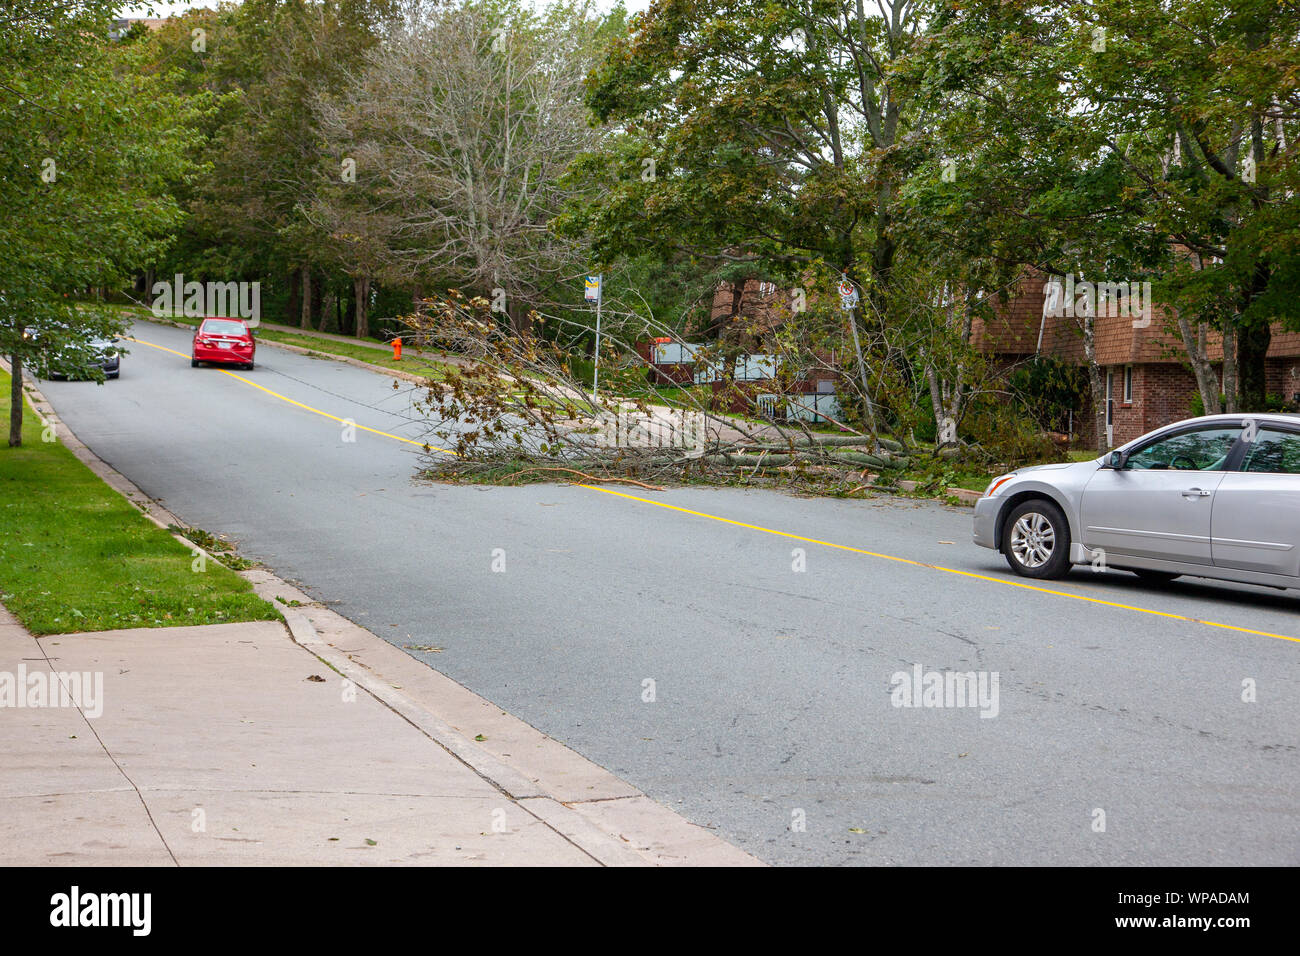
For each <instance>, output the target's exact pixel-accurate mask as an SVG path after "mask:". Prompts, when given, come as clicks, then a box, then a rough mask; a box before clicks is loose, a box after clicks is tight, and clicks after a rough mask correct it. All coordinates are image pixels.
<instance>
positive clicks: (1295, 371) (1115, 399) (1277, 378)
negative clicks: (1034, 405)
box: [972, 275, 1300, 447]
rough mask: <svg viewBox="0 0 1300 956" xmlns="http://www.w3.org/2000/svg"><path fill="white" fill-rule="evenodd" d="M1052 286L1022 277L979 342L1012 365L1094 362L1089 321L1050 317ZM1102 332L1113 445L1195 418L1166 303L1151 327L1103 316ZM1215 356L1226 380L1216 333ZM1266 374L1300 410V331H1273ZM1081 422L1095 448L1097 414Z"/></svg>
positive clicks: (975, 338) (1182, 352)
mask: <svg viewBox="0 0 1300 956" xmlns="http://www.w3.org/2000/svg"><path fill="white" fill-rule="evenodd" d="M1046 286H1047V282H1046V279H1045V278H1044V277H1043V276H1032V275H1031V276H1027V277H1025V278H1024V279H1022V280H1021V282H1020V285H1019V291H1018V294H1017V295H1015V296H1013V297H1012V298H1011V299H1010V300H1009V301H1008V302H1006V303H1000V302H997V301H995V302H994V303H993V309H994V312H995V314H996V317H995V318H994V319H992V320H990V321H989V322H987V323H986V322H984V321H982V320H979V319H976V321H975V323H974V325H973V327H972V344H974V345H975V347H976V348H978V349H980V350H981V351H983V352H984V353H985V354H987V355H990V356H992V357H993V359H994V361H995V362H996V364H998V365H1001V366H1004V367H1006V368H1011V367H1013V366H1014V365H1016V364H1018V363H1020V362H1023V361H1027V360H1029V359H1032V358H1033V357H1034V356H1035V355H1037V354H1040V353H1041V354H1044V355H1051V356H1054V357H1056V358H1059V359H1061V360H1062V361H1065V362H1069V363H1071V364H1076V365H1080V366H1083V365H1086V364H1087V360H1086V358H1085V356H1084V347H1083V323H1082V320H1081V319H1079V318H1075V317H1072V316H1058V315H1047V316H1046V317H1044V311H1045V310H1044V304H1045V300H1046V299H1047V289H1046ZM1098 311H1103V310H1098ZM1094 329H1095V344H1096V356H1097V364H1098V365H1100V366H1101V367H1102V370H1103V373H1104V375H1105V379H1106V391H1107V396H1108V402H1107V407H1108V412H1107V428H1108V431H1109V435H1108V444H1109V445H1111V446H1112V447H1113V446H1116V445H1121V444H1123V443H1125V442H1127V441H1130V440H1132V439H1134V438H1137V437H1138V436H1140V435H1142V434H1145V433H1146V432H1149V431H1151V430H1152V429H1155V428H1159V427H1161V426H1162V425H1167V424H1169V423H1170V422H1175V421H1178V420H1179V419H1182V418H1188V417H1190V416H1191V415H1192V414H1193V407H1192V406H1193V400H1194V398H1195V397H1196V396H1197V395H1199V390H1198V389H1197V386H1196V376H1195V375H1194V374H1193V372H1192V370H1191V366H1190V363H1189V362H1188V359H1187V352H1186V349H1185V348H1184V347H1183V342H1182V339H1181V338H1180V337H1179V335H1178V334H1177V333H1176V332H1170V331H1169V330H1168V329H1167V328H1166V316H1165V315H1164V314H1163V313H1162V310H1161V309H1160V306H1159V305H1155V306H1153V307H1152V310H1151V322H1150V325H1148V326H1146V327H1135V325H1134V319H1133V318H1132V317H1131V316H1129V315H1123V314H1119V315H1116V314H1104V313H1103V314H1100V315H1098V317H1097V318H1096V319H1095V320H1094ZM1207 354H1208V357H1209V359H1210V361H1211V362H1212V363H1213V364H1214V365H1215V366H1216V373H1217V374H1218V376H1219V380H1220V382H1222V378H1223V368H1222V362H1223V343H1222V340H1221V338H1220V337H1219V336H1217V335H1214V334H1211V335H1210V337H1209V338H1208V340H1207ZM1266 374H1267V391H1268V393H1269V394H1275V395H1281V396H1283V398H1284V399H1285V400H1286V401H1287V402H1289V403H1291V404H1292V405H1293V406H1298V407H1300V332H1287V331H1283V330H1282V329H1281V327H1279V326H1277V325H1274V326H1273V338H1272V344H1271V345H1270V347H1269V350H1268V357H1267V362H1266ZM1075 421H1076V431H1075V435H1076V437H1078V438H1080V439H1081V440H1082V441H1083V442H1084V443H1085V444H1087V445H1092V444H1095V419H1094V417H1093V415H1092V412H1091V410H1090V409H1088V408H1081V409H1079V410H1078V414H1077V415H1076V416H1075Z"/></svg>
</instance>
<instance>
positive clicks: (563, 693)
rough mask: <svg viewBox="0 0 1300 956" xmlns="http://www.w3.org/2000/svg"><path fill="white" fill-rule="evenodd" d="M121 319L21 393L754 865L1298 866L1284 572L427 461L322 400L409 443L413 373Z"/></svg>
mask: <svg viewBox="0 0 1300 956" xmlns="http://www.w3.org/2000/svg"><path fill="white" fill-rule="evenodd" d="M135 334H136V336H137V337H139V338H140V339H142V340H144V341H147V342H151V343H154V344H156V345H161V346H165V347H167V348H170V349H174V350H177V351H179V352H183V353H185V355H183V356H181V355H175V354H172V353H169V352H167V351H162V350H159V349H155V348H150V347H147V346H145V345H142V344H137V345H132V346H131V354H130V355H128V356H127V357H126V359H125V360H124V363H123V371H122V378H121V380H120V381H115V382H109V383H108V384H107V385H105V386H103V387H97V386H95V385H93V384H90V383H82V382H50V383H45V384H43V385H42V390H43V391H45V393H46V395H47V396H48V397H49V399H50V400H51V401H52V403H53V404H54V406H55V408H56V409H57V410H58V412H59V415H60V416H61V417H62V418H63V419H64V420H65V421H66V422H67V423H68V424H69V425H70V426H71V427H72V428H73V429H74V430H75V431H76V433H77V434H78V435H79V436H80V437H81V438H82V439H83V440H84V441H85V442H86V443H87V444H88V445H90V447H91V448H93V449H94V450H95V451H96V452H97V453H98V454H99V455H101V456H102V457H103V458H104V459H106V460H107V461H109V462H110V463H111V464H113V465H114V466H115V467H116V468H118V469H119V470H120V471H122V472H123V473H125V474H126V475H127V476H129V477H130V478H131V479H132V480H133V481H134V482H136V483H137V484H138V485H139V486H140V487H141V488H142V489H143V490H144V491H145V492H146V493H148V494H149V495H151V496H153V497H155V498H158V499H160V500H162V501H163V502H164V503H165V504H166V506H167V507H168V508H170V509H171V510H172V511H173V512H175V513H176V514H178V515H180V516H182V517H183V518H184V519H185V520H187V521H189V522H191V523H192V524H195V525H197V526H199V527H201V528H204V529H206V530H208V531H212V532H220V533H225V534H228V535H229V536H230V537H231V538H233V539H234V540H236V541H237V542H238V544H239V547H240V550H241V552H242V553H243V554H245V555H246V556H248V557H252V558H256V559H258V560H261V561H263V562H265V563H266V564H267V565H268V566H270V567H271V568H273V569H274V570H275V571H276V572H277V573H278V574H280V575H281V576H283V577H286V578H288V579H290V580H294V581H296V582H300V583H301V586H302V587H303V589H304V590H306V591H307V592H308V593H310V594H311V595H312V596H313V597H315V598H317V599H319V600H324V601H329V602H330V603H331V605H332V606H333V607H334V608H335V609H337V610H338V611H340V612H341V613H343V614H345V615H346V616H348V617H350V618H352V619H353V620H355V621H357V622H359V623H361V624H364V625H365V626H367V627H369V628H370V629H371V630H372V631H374V632H375V633H377V634H379V635H381V636H383V637H384V638H386V639H388V640H390V641H392V642H393V643H395V644H397V645H398V646H403V645H407V644H421V645H433V646H438V647H442V648H444V650H443V651H441V652H439V653H424V654H422V653H420V652H416V651H408V653H412V654H413V655H414V656H416V657H419V658H421V659H422V660H425V661H426V662H427V663H429V664H430V666H433V667H436V668H438V669H439V670H441V671H443V672H444V673H446V674H448V675H450V676H451V677H453V678H454V679H456V680H458V681H460V682H461V683H463V684H465V685H466V686H467V687H469V688H471V689H472V690H474V691H475V692H477V693H479V694H481V695H483V696H484V697H487V698H488V699H490V700H492V701H494V702H495V703H497V704H499V705H500V706H501V707H502V708H503V709H505V710H508V711H510V712H511V713H513V714H515V715H517V716H519V717H521V718H523V719H524V720H527V721H528V722H530V723H532V724H533V725H534V726H536V727H538V728H540V729H541V730H542V731H544V732H546V733H548V734H550V735H552V736H554V737H556V738H557V739H559V740H560V741H562V742H564V743H565V744H567V745H568V746H570V747H572V748H574V749H575V750H578V751H579V752H581V753H583V754H584V755H586V756H587V757H589V758H591V759H593V760H594V761H596V762H597V763H599V764H601V765H602V766H604V767H607V768H609V769H610V770H612V771H613V772H615V773H617V774H619V775H620V776H622V777H624V778H625V779H627V780H628V781H630V782H631V783H633V784H634V785H636V786H637V787H640V788H641V789H642V790H644V791H645V792H646V793H648V794H649V795H650V796H652V797H654V798H655V799H657V800H659V801H661V802H663V803H665V804H667V805H669V806H672V807H674V808H675V809H677V810H678V811H679V812H681V813H683V814H684V815H685V816H686V817H688V818H689V819H691V820H694V821H695V822H697V823H700V824H703V825H706V826H709V827H711V828H714V829H715V832H717V833H719V834H720V835H722V836H723V837H725V838H727V839H729V840H731V841H732V842H734V843H736V844H738V845H739V846H741V847H743V848H744V849H746V850H748V851H750V852H752V853H754V854H755V855H757V856H759V857H761V858H763V859H765V860H768V861H770V862H773V863H802V864H846V863H856V864H987V863H993V864H1168V865H1184V864H1226V865H1240V864H1288V863H1289V864H1295V863H1300V800H1297V794H1298V793H1300V759H1297V758H1298V757H1300V752H1298V750H1297V744H1298V736H1300V732H1298V730H1297V728H1300V643H1297V642H1296V641H1294V640H1284V639H1281V638H1280V637H1278V636H1267V635H1270V634H1271V635H1280V636H1281V637H1291V638H1300V615H1298V614H1297V612H1300V592H1295V591H1291V592H1285V593H1283V592H1279V591H1274V590H1266V589H1258V588H1251V587H1245V586H1241V587H1238V586H1232V585H1222V584H1215V583H1211V582H1206V581H1196V580H1193V579H1184V580H1181V581H1178V582H1175V583H1173V584H1171V585H1166V586H1163V587H1153V586H1145V585H1141V584H1139V583H1138V582H1137V580H1136V578H1134V577H1132V576H1131V575H1127V574H1124V573H1122V572H1115V573H1106V574H1094V573H1090V572H1089V571H1086V570H1085V571H1076V572H1075V573H1074V574H1073V575H1072V576H1071V577H1069V578H1068V579H1066V580H1065V581H1062V582H1055V583H1052V584H1050V585H1049V586H1048V587H1047V588H1046V589H1035V588H1032V587H1027V586H1023V582H1021V580H1020V579H1017V578H1014V577H1013V576H1012V575H1011V573H1010V572H1009V571H1008V570H1007V568H1006V565H1005V564H1004V563H1003V561H1002V559H1001V558H1000V556H998V555H995V554H993V553H992V552H989V551H984V550H982V549H979V548H976V547H974V546H973V545H972V544H971V543H970V525H971V517H970V514H971V513H970V511H969V510H967V509H961V508H951V507H947V506H943V505H939V504H934V503H929V502H917V501H909V500H903V499H890V498H881V499H878V500H873V501H853V502H848V501H835V500H821V499H806V498H798V497H794V496H790V495H785V494H780V493H776V492H759V491H753V492H744V491H736V490H714V489H682V490H672V491H668V492H664V493H655V492H641V491H639V490H637V489H628V490H627V491H626V492H624V493H618V494H615V493H610V492H608V491H600V490H591V489H586V488H581V487H573V486H532V487H525V488H485V487H453V486H445V485H438V484H431V483H427V482H422V481H418V480H415V479H414V472H415V469H416V465H417V453H418V449H417V448H416V447H414V446H412V445H409V444H404V443H402V442H400V441H397V440H395V439H394V438H393V437H385V436H381V435H378V434H373V433H370V432H366V431H363V430H361V431H358V432H357V434H356V440H355V442H347V441H344V440H342V439H343V435H344V426H343V425H341V424H340V423H339V422H338V421H336V420H334V419H331V418H327V417H324V416H322V415H321V414H318V412H324V413H327V414H328V415H333V416H336V418H340V419H353V420H355V421H356V422H357V423H358V424H359V425H362V426H368V427H370V428H373V429H377V430H379V431H383V432H388V433H389V434H390V435H393V436H399V437H404V438H407V439H408V440H414V441H417V442H418V441H419V440H421V439H422V438H423V431H422V428H421V426H420V424H419V422H418V421H415V420H413V413H412V410H411V407H410V397H411V395H410V391H409V388H408V387H407V386H405V385H403V386H402V387H401V388H399V389H396V390H394V388H393V380H392V379H388V378H385V377H383V376H380V375H376V374H373V373H370V372H366V371H363V370H360V369H357V368H353V367H351V366H347V365H344V364H341V363H335V362H329V361H322V360H316V359H311V358H307V357H303V356H298V355H294V354H291V353H287V352H285V351H282V350H277V349H272V348H263V349H261V351H260V352H259V359H260V362H259V365H258V367H257V369H256V370H255V371H252V372H236V373H235V375H234V376H232V375H228V374H223V373H222V372H221V371H218V370H215V369H209V368H204V369H191V368H190V367H189V362H188V360H187V356H188V344H189V333H187V332H184V331H181V330H177V329H172V328H167V327H162V326H158V325H153V324H150V323H138V324H137V325H136V331H135ZM235 376H239V378H237V377H235ZM241 378H242V379H243V380H242V381H241ZM250 383H251V384H250ZM254 385H256V386H261V388H260V389H259V388H257V387H254ZM263 389H269V390H271V391H273V392H275V393H278V394H279V395H280V396H283V398H278V397H275V396H273V395H271V394H269V393H268V392H266V391H264V390H263ZM284 399H290V400H292V402H297V403H301V404H300V405H296V404H292V403H291V402H290V401H286V400H284ZM304 405H305V406H309V408H304V407H302V406H304ZM309 409H315V410H316V411H312V410H309ZM638 499H643V500H638ZM665 506H670V507H665ZM692 512H695V513H692ZM751 526H752V527H751ZM778 532H779V533H778ZM831 545H838V546H839V547H833V546H831ZM496 549H500V551H497V550H496ZM796 549H802V552H803V554H802V560H801V557H800V554H799V552H798V551H796ZM854 549H856V550H854ZM494 553H495V556H494ZM502 558H504V570H494V564H495V565H496V566H497V567H498V568H499V567H501V564H502V561H501V559H502ZM801 563H802V566H803V567H804V570H796V568H798V567H799V566H800V565H801ZM1170 615H1173V616H1170ZM1207 621H1208V622H1214V623H1213V624H1209V623H1205V622H1207ZM1215 625H1226V626H1215ZM1235 628H1241V629H1245V630H1237V629H1235ZM1250 631H1258V632H1264V633H1250ZM914 665H920V668H921V670H922V671H923V672H929V671H976V672H984V673H985V674H986V675H988V679H989V680H990V681H991V680H992V676H991V675H992V674H993V673H994V672H996V674H997V689H998V698H997V707H996V716H992V714H993V707H992V706H991V704H990V703H988V702H987V701H986V705H985V706H984V707H982V708H981V707H969V706H968V707H903V706H895V702H896V701H895V695H891V689H892V688H894V687H896V686H898V684H896V683H894V681H893V678H894V675H895V674H896V673H897V672H906V673H908V674H910V673H911V672H912V670H913V668H914ZM646 681H653V685H648V684H647V683H646ZM1245 681H1252V682H1253V683H1254V686H1255V690H1256V696H1257V699H1256V700H1255V701H1254V702H1245V701H1243V699H1242V697H1243V682H1245ZM899 683H901V682H899ZM651 686H652V688H653V700H647V699H646V698H648V697H650V696H651V695H650V693H649V689H650V688H651ZM986 686H987V687H988V688H989V689H990V690H991V688H992V685H991V684H989V685H986ZM982 714H989V716H987V717H986V716H982ZM1102 814H1104V817H1103V816H1102ZM801 824H802V826H801ZM1102 824H1104V829H1099V825H1102Z"/></svg>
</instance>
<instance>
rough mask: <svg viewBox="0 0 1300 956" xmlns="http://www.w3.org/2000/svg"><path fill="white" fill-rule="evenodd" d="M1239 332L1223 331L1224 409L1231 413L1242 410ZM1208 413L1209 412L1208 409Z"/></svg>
mask: <svg viewBox="0 0 1300 956" xmlns="http://www.w3.org/2000/svg"><path fill="white" fill-rule="evenodd" d="M1237 359H1238V349H1237V333H1236V332H1225V333H1223V410H1224V411H1225V412H1228V413H1229V414H1231V413H1233V412H1236V411H1240V410H1241V399H1240V397H1239V396H1240V395H1241V385H1240V379H1239V376H1238V371H1239V369H1240V365H1239V364H1238V361H1237ZM1206 414H1209V412H1208V411H1207V413H1206Z"/></svg>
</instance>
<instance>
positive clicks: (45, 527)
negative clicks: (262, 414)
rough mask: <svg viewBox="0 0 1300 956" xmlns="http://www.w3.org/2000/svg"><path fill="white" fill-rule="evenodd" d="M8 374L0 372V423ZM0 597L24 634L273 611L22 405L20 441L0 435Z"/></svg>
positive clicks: (269, 617)
mask: <svg viewBox="0 0 1300 956" xmlns="http://www.w3.org/2000/svg"><path fill="white" fill-rule="evenodd" d="M9 381H10V379H9V376H8V375H7V374H6V373H4V372H2V371H0V421H5V422H8V420H9ZM90 387H94V386H90ZM0 600H2V601H3V602H4V604H5V606H6V607H7V608H8V609H9V610H10V611H11V612H12V613H13V614H14V615H15V616H16V617H17V618H18V619H19V620H20V621H21V622H22V623H23V625H24V626H25V627H27V629H28V630H30V631H31V632H32V633H33V634H62V633H66V632H71V631H104V630H112V629H115V628H128V627H180V626H183V625H191V624H227V623H230V622H232V621H274V620H278V619H279V614H278V613H277V612H276V610H275V608H274V607H272V606H271V605H270V604H268V603H267V602H265V601H263V600H262V599H261V598H259V597H257V595H255V594H254V593H253V588H252V585H251V584H249V583H248V582H247V581H245V580H244V579H243V578H241V577H239V575H237V574H235V573H234V572H233V571H230V570H228V569H227V568H224V567H222V566H221V565H219V564H216V563H215V562H213V561H206V562H204V570H203V571H196V570H194V555H193V553H192V552H191V551H190V550H189V549H188V548H186V547H185V546H184V545H182V544H181V543H180V542H178V541H177V540H176V539H175V538H173V537H172V536H171V535H170V534H169V533H168V532H166V531H164V530H162V529H161V528H159V527H158V526H157V525H155V524H153V523H152V522H151V521H149V519H148V518H146V517H145V516H144V515H142V514H141V513H140V512H138V511H137V510H136V509H135V508H133V507H132V506H131V505H130V504H128V503H127V501H126V500H125V499H124V498H123V497H122V496H121V495H119V494H118V493H117V492H115V491H114V490H113V489H111V488H110V487H108V486H107V485H106V484H104V483H103V482H102V481H101V480H100V479H99V478H98V477H97V476H96V475H95V474H94V472H92V471H91V470H90V469H89V468H87V467H86V466H85V465H83V464H82V463H81V462H80V461H78V460H77V458H76V457H75V456H74V455H73V454H72V452H71V451H69V450H68V449H67V448H66V447H64V445H63V444H62V443H61V442H47V441H43V440H42V426H41V422H40V419H39V418H38V417H37V415H36V414H35V412H33V411H32V409H31V407H30V406H28V408H27V410H26V414H25V415H24V416H23V444H22V445H21V446H20V447H18V448H10V447H9V446H8V444H7V443H5V444H0Z"/></svg>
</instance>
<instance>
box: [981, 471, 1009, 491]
mask: <svg viewBox="0 0 1300 956" xmlns="http://www.w3.org/2000/svg"><path fill="white" fill-rule="evenodd" d="M1014 477H1016V473H1015V472H1014V471H1013V472H1009V473H1008V474H1005V475H998V476H997V477H996V478H994V479H993V480H992V481H990V482H989V486H988V487H987V488H985V489H984V497H985V498H992V497H994V496H996V495H997V494H998V493H999V492H1000V491H1001V490H1002V487H1003V485H1005V484H1006V483H1007V482H1008V481H1010V480H1011V479H1012V478H1014Z"/></svg>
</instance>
